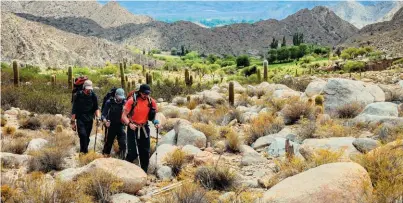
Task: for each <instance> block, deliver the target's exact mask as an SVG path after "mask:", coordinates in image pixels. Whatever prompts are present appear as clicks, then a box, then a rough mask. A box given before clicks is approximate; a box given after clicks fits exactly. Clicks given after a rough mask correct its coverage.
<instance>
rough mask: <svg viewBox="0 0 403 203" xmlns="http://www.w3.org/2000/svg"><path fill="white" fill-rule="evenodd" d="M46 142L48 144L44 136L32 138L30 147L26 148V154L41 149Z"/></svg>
mask: <svg viewBox="0 0 403 203" xmlns="http://www.w3.org/2000/svg"><path fill="white" fill-rule="evenodd" d="M46 144H48V141H47V140H45V139H42V138H35V139H32V140H31V141H30V142H29V144H28V147H27V149H26V150H25V152H24V154H28V153H29V152H33V151H38V150H41V149H42V148H43V147H44V146H45V145H46Z"/></svg>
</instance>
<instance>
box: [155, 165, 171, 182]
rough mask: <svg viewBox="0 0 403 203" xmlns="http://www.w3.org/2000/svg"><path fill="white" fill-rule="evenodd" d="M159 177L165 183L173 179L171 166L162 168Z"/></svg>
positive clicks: (158, 173) (159, 170) (158, 172)
mask: <svg viewBox="0 0 403 203" xmlns="http://www.w3.org/2000/svg"><path fill="white" fill-rule="evenodd" d="M157 176H158V178H159V179H161V180H164V181H169V180H171V179H172V168H171V167H169V166H162V167H161V168H159V169H158V171H157Z"/></svg>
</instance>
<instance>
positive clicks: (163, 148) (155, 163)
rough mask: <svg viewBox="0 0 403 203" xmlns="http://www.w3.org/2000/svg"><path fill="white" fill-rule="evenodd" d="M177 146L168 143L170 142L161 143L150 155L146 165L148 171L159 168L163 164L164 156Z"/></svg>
mask: <svg viewBox="0 0 403 203" xmlns="http://www.w3.org/2000/svg"><path fill="white" fill-rule="evenodd" d="M177 148H178V147H176V146H173V145H170V144H162V145H160V146H159V147H157V151H156V152H154V153H153V155H152V156H151V157H150V164H149V166H148V171H149V172H151V173H153V172H155V169H159V168H161V167H162V166H163V164H165V163H166V162H165V156H166V155H168V154H170V153H172V152H173V151H175V150H176V149H177ZM156 153H158V157H157V159H156Z"/></svg>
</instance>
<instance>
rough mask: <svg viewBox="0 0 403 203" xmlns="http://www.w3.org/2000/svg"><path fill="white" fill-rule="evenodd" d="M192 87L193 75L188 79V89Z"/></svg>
mask: <svg viewBox="0 0 403 203" xmlns="http://www.w3.org/2000/svg"><path fill="white" fill-rule="evenodd" d="M192 85H193V75H190V77H189V87H191V86H192Z"/></svg>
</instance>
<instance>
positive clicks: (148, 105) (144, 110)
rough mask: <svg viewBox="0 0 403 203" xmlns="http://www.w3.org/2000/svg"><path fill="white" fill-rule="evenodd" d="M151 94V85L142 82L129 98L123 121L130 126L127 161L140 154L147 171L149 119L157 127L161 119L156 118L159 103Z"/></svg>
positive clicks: (141, 163)
mask: <svg viewBox="0 0 403 203" xmlns="http://www.w3.org/2000/svg"><path fill="white" fill-rule="evenodd" d="M150 94H151V88H150V86H149V85H147V84H142V85H141V86H140V88H139V90H138V91H137V92H136V93H135V94H134V95H133V97H131V98H130V99H129V100H127V102H126V104H125V107H124V110H123V114H122V122H123V123H124V124H125V125H127V126H128V130H127V148H128V151H127V156H126V161H128V162H133V161H134V160H135V159H136V158H138V156H139V162H140V165H141V168H142V169H143V170H144V171H145V172H146V173H147V170H148V164H149V158H150V127H149V125H148V121H152V122H153V124H154V125H155V127H156V128H159V121H158V120H156V119H155V115H156V113H157V103H156V102H155V100H154V99H152V98H151V97H150ZM137 150H138V153H139V154H138V153H137Z"/></svg>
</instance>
